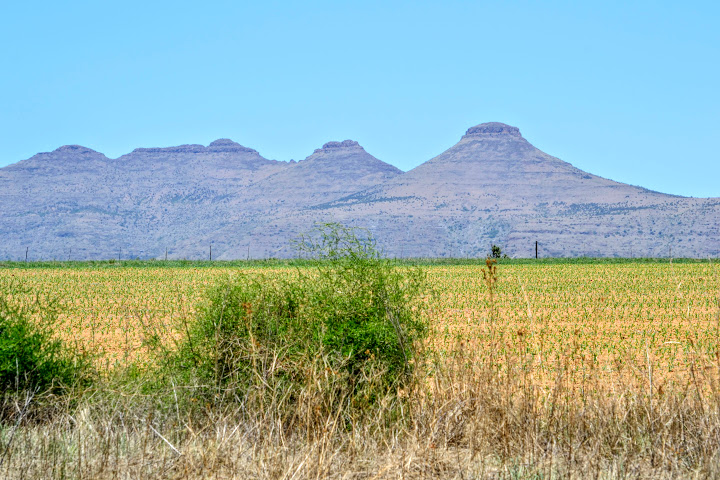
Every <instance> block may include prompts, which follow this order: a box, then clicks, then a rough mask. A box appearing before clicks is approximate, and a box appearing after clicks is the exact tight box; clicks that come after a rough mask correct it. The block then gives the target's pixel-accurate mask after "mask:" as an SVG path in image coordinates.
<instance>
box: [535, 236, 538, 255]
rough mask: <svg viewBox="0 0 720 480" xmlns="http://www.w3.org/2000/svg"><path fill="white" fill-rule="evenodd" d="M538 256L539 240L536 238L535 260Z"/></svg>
mask: <svg viewBox="0 0 720 480" xmlns="http://www.w3.org/2000/svg"><path fill="white" fill-rule="evenodd" d="M537 258H538V242H537V240H535V260H537Z"/></svg>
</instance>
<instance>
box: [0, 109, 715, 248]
mask: <svg viewBox="0 0 720 480" xmlns="http://www.w3.org/2000/svg"><path fill="white" fill-rule="evenodd" d="M0 213H1V215H0V259H19V258H24V254H25V251H26V248H28V249H29V250H30V252H32V254H31V258H32V259H38V258H44V259H53V258H56V259H67V258H73V259H100V258H114V257H115V258H116V257H117V256H118V255H119V256H121V257H124V258H127V257H132V258H135V257H140V258H161V257H164V254H165V250H166V249H167V250H168V255H169V257H171V258H204V257H206V255H207V252H208V250H209V245H210V244H212V245H213V252H214V255H213V256H214V257H215V258H226V259H230V258H245V257H247V256H250V257H253V258H262V257H271V256H276V257H287V256H293V255H294V254H295V252H294V251H293V250H292V247H291V240H292V239H293V238H296V237H297V236H298V235H299V234H301V233H303V232H306V231H308V230H309V229H310V228H312V227H313V225H314V224H315V223H316V222H323V221H340V222H343V223H346V224H349V225H353V226H360V227H365V228H368V229H370V231H371V232H372V233H373V235H374V236H375V238H376V239H377V241H378V245H379V246H380V248H381V249H382V250H383V251H384V253H385V254H386V255H390V256H415V257H419V256H433V257H438V256H450V257H466V256H472V257H476V256H484V255H486V254H487V253H488V251H489V247H490V246H491V245H492V244H498V245H500V246H501V247H502V248H503V250H504V251H506V252H507V253H508V254H510V255H511V256H532V255H534V244H535V241H538V242H540V244H541V253H542V254H543V255H544V256H578V255H588V256H630V255H634V256H667V255H673V253H674V255H676V256H679V255H683V256H694V257H708V256H713V257H715V256H718V255H720V242H718V232H719V231H720V199H719V198H710V199H697V198H685V197H678V196H674V195H667V194H662V193H659V192H653V191H650V190H647V189H644V188H641V187H636V186H631V185H626V184H622V183H619V182H614V181H612V180H608V179H605V178H602V177H598V176H595V175H592V174H590V173H587V172H584V171H582V170H579V169H577V168H575V167H573V166H572V165H571V164H569V163H567V162H564V161H562V160H560V159H557V158H555V157H552V156H551V155H548V154H546V153H544V152H542V151H540V150H538V149H537V148H535V147H534V146H533V145H531V144H530V143H529V142H528V141H527V140H525V138H523V137H522V135H521V134H520V130H519V129H518V128H517V127H513V126H509V125H505V124H502V123H497V122H491V123H484V124H480V125H477V126H474V127H471V128H469V129H468V130H467V131H466V133H465V135H463V136H462V137H461V138H460V140H459V141H458V143H457V144H455V145H454V146H452V147H450V148H449V149H448V150H446V151H445V152H443V153H441V154H440V155H438V156H436V157H434V158H432V159H430V160H428V161H426V162H425V163H423V164H421V165H419V166H418V167H416V168H414V169H412V170H410V171H408V172H402V171H401V170H399V169H397V168H395V167H394V166H392V165H390V164H388V163H385V162H383V161H381V160H378V159H377V158H375V157H373V156H372V155H370V154H369V153H367V152H366V151H365V150H364V149H363V148H362V147H361V146H360V145H359V144H358V143H357V142H355V141H352V140H345V141H342V142H328V143H326V144H325V145H323V146H322V147H321V148H319V149H316V150H315V151H314V152H313V153H312V154H311V155H310V156H308V157H307V158H306V159H304V160H301V161H299V162H294V161H291V162H282V161H275V160H268V159H265V158H263V157H262V156H261V155H260V153H259V152H257V151H256V150H254V149H252V148H248V147H244V146H242V145H240V144H238V143H236V142H234V141H232V140H229V139H219V140H216V141H214V142H212V143H210V144H209V145H208V146H203V145H180V146H176V147H167V148H138V149H135V150H133V151H132V152H130V153H128V154H126V155H123V156H121V157H119V158H116V159H109V158H107V157H106V156H104V155H103V154H101V153H99V152H96V151H94V150H91V149H88V148H85V147H82V146H78V145H69V146H63V147H60V148H58V149H56V150H54V151H53V152H48V153H40V154H37V155H35V156H33V157H31V158H30V159H27V160H23V161H20V162H18V163H16V164H13V165H9V166H7V167H4V168H0Z"/></svg>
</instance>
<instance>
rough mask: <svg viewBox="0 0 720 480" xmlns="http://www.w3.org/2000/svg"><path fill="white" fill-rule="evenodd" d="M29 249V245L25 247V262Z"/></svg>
mask: <svg viewBox="0 0 720 480" xmlns="http://www.w3.org/2000/svg"><path fill="white" fill-rule="evenodd" d="M29 251H30V247H25V263H27V258H28V252H29Z"/></svg>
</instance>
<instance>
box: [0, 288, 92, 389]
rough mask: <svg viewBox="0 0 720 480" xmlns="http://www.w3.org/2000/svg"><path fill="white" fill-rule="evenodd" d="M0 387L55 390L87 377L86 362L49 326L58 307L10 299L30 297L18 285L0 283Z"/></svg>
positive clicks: (52, 304)
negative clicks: (55, 335) (55, 334)
mask: <svg viewBox="0 0 720 480" xmlns="http://www.w3.org/2000/svg"><path fill="white" fill-rule="evenodd" d="M0 289H1V290H0V390H2V391H4V392H9V391H26V390H31V391H48V390H50V391H53V392H54V393H57V392H58V391H59V390H60V389H62V388H63V387H68V386H71V385H73V384H75V383H76V382H78V381H82V382H86V381H87V380H88V379H89V378H90V376H89V373H90V370H91V367H90V363H89V361H88V359H87V358H86V357H85V356H81V355H78V354H76V353H75V352H73V351H71V350H70V349H69V348H67V347H66V346H65V345H64V344H63V343H62V342H61V341H60V340H58V339H54V338H53V337H52V331H51V327H52V324H53V322H54V321H55V320H56V319H57V316H58V308H57V305H56V304H54V303H53V302H49V301H42V300H41V299H40V298H39V297H37V296H36V297H34V301H33V302H32V303H27V302H26V303H20V302H17V301H13V300H12V299H13V298H17V297H25V298H28V297H30V296H31V295H30V292H27V291H25V290H23V289H22V287H21V286H19V285H17V284H15V285H2V286H0Z"/></svg>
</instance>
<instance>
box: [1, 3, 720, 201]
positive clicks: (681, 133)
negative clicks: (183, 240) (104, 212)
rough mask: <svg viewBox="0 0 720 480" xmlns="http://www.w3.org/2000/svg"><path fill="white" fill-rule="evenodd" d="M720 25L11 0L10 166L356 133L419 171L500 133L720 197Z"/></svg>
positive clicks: (316, 140) (481, 9) (606, 170)
mask: <svg viewBox="0 0 720 480" xmlns="http://www.w3.org/2000/svg"><path fill="white" fill-rule="evenodd" d="M718 25H720V6H718V3H717V2H710V1H707V2H704V1H702V2H700V1H698V2H678V1H672V2H671V1H662V2H658V1H653V2H649V1H648V2H628V1H602V2H600V1H598V2H578V1H573V2H570V1H568V2H560V1H538V2H498V1H492V2H481V1H476V2H469V1H468V2H460V1H447V0H446V1H436V2H424V1H408V2H399V1H397V2H393V1H377V2H376V1H370V0H364V1H358V2H343V1H327V2H322V1H312V0H306V1H298V2H281V1H257V2H241V1H234V2H212V1H204V2H198V1H194V2H182V1H177V0H175V1H168V2H165V1H153V2H150V1H122V2H109V1H91V2H90V1H88V2H80V1H67V2H58V1H52V2H50V1H34V2H21V1H13V2H3V3H2V6H0V69H1V70H0V71H1V72H2V75H0V145H1V146H2V149H1V150H0V166H4V165H8V164H10V163H14V162H16V161H19V160H22V159H25V158H28V157H30V156H32V155H33V154H35V153H37V152H42V151H50V150H54V149H55V148H57V147H59V146H61V145H65V144H80V145H84V146H87V147H90V148H93V149H95V150H98V151H100V152H103V153H105V154H106V155H107V156H109V157H112V158H115V157H117V156H120V155H122V154H124V153H127V152H129V151H131V150H132V149H133V148H136V147H152V146H171V145H178V144H182V143H201V144H205V145H207V144H208V143H209V142H211V141H212V140H214V139H216V138H220V137H228V138H231V139H233V140H235V141H237V142H239V143H241V144H243V145H245V146H248V147H251V148H255V149H256V150H258V151H259V152H260V153H261V154H262V155H263V156H264V157H266V158H271V159H277V160H290V159H296V160H298V159H302V158H305V157H306V156H308V155H310V154H311V153H312V151H313V150H314V149H315V148H318V147H320V146H321V145H322V144H323V143H325V142H327V141H329V140H344V139H348V138H350V139H354V140H357V141H359V142H360V144H361V145H363V146H364V147H365V149H366V150H367V151H368V152H369V153H371V154H373V155H374V156H376V157H378V158H379V159H381V160H384V161H386V162H389V163H392V164H394V165H396V166H398V167H400V168H401V169H403V170H408V169H411V168H413V167H415V166H417V165H419V164H420V163H422V162H424V161H426V160H428V159H430V158H431V157H433V156H435V155H437V154H439V153H441V152H442V151H443V150H445V149H447V148H449V147H450V146H452V145H453V144H454V143H455V142H457V141H458V140H459V138H460V136H462V134H463V133H464V132H465V130H466V129H467V128H468V127H470V126H472V125H475V124H478V123H483V122H488V121H500V122H505V123H509V124H511V125H515V126H517V127H519V128H520V131H521V132H522V133H523V135H524V136H525V138H527V139H528V140H529V141H530V142H532V143H533V144H534V145H535V146H537V147H538V148H540V149H541V150H543V151H545V152H547V153H549V154H551V155H554V156H556V157H559V158H561V159H563V160H565V161H568V162H570V163H572V164H574V165H575V166H577V167H579V168H582V169H584V170H587V171H589V172H591V173H594V174H598V175H602V176H605V177H609V178H612V179H614V180H618V181H623V182H627V183H631V184H635V185H642V186H644V187H648V188H651V189H654V190H659V191H663V192H668V193H675V194H680V195H689V196H699V197H701V196H714V197H720V161H719V160H720V158H719V156H718V149H717V146H716V145H717V139H718V133H719V132H720V78H719V73H720V27H718Z"/></svg>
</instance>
